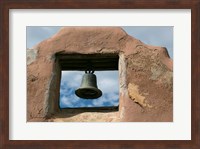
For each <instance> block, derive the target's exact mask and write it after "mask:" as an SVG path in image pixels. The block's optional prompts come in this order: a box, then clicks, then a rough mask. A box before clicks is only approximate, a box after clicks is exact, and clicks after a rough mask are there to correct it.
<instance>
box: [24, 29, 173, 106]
mask: <svg viewBox="0 0 200 149" xmlns="http://www.w3.org/2000/svg"><path fill="white" fill-rule="evenodd" d="M60 28H61V27H39V26H32V27H27V48H31V47H33V46H35V45H37V44H38V43H40V42H41V41H42V40H45V39H47V38H49V37H51V36H52V35H54V34H55V33H57V32H58V30H59V29H60ZM122 28H123V29H124V30H125V31H126V32H127V33H128V34H129V35H131V36H133V37H135V38H137V39H139V40H141V41H142V42H144V43H146V44H150V45H155V46H162V47H166V48H167V50H168V53H169V55H170V57H171V58H172V59H173V27H169V26H163V27H159V26H151V27H148V26H140V27H136V26H126V27H122ZM83 74H84V72H81V71H63V72H62V78H61V87H60V107H61V108H64V107H101V106H117V105H118V101H119V88H118V87H119V82H118V71H99V72H95V74H96V76H97V83H98V88H99V89H101V90H102V92H103V95H102V97H100V98H98V99H93V100H84V99H80V98H79V97H77V96H76V95H75V94H74V91H75V90H76V89H77V88H78V87H79V86H80V84H81V79H82V76H83Z"/></svg>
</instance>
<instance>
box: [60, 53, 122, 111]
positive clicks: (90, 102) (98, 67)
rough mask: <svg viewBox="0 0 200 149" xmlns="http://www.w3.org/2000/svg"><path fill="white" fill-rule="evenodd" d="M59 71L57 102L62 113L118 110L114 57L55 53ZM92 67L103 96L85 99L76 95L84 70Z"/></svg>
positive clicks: (116, 66)
mask: <svg viewBox="0 0 200 149" xmlns="http://www.w3.org/2000/svg"><path fill="white" fill-rule="evenodd" d="M56 56H57V59H58V60H59V65H60V68H61V71H62V72H61V81H60V99H59V108H60V109H61V110H65V111H66V110H70V109H72V110H75V109H76V110H84V111H101V110H104V111H118V108H119V79H118V61H119V56H118V55H116V54H85V55H83V54H81V55H79V54H75V55H74V54H73V55H66V54H57V55H56ZM88 68H92V69H93V70H94V74H95V75H96V78H97V80H96V81H97V87H98V89H100V90H101V91H102V96H101V97H99V98H96V99H84V98H80V97H78V96H77V95H76V94H75V91H76V90H77V89H78V88H79V87H80V85H81V81H82V78H83V75H84V74H85V70H88Z"/></svg>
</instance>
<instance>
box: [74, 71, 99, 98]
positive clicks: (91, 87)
mask: <svg viewBox="0 0 200 149" xmlns="http://www.w3.org/2000/svg"><path fill="white" fill-rule="evenodd" d="M93 73H94V71H85V74H84V75H83V78H82V82H81V87H80V88H78V89H77V90H76V91H75V94H76V95H77V96H78V97H80V98H84V99H95V98H99V97H101V95H102V92H101V90H99V89H98V88H97V81H96V75H95V74H93Z"/></svg>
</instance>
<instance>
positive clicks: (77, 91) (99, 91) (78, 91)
mask: <svg viewBox="0 0 200 149" xmlns="http://www.w3.org/2000/svg"><path fill="white" fill-rule="evenodd" d="M82 89H92V90H95V91H96V92H97V96H95V97H93V98H85V97H83V96H82V97H81V96H80V95H82V94H81V93H80V90H82ZM79 93H80V94H79ZM75 94H76V95H77V96H78V97H80V98H83V99H96V98H99V97H101V96H102V91H101V90H100V89H98V88H95V87H80V88H78V89H77V90H76V91H75Z"/></svg>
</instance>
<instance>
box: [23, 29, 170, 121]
mask: <svg viewBox="0 0 200 149" xmlns="http://www.w3.org/2000/svg"><path fill="white" fill-rule="evenodd" d="M57 53H62V54H106V53H108V54H113V53H115V54H118V55H119V81H120V86H119V88H120V90H119V102H120V103H119V111H115V112H107V113H106V112H81V111H79V112H77V111H68V112H62V113H61V111H60V109H59V107H58V99H59V86H60V77H61V73H60V71H61V68H60V66H59V63H58V61H57V60H56V56H55V55H56V54H57ZM172 65H173V64H172V60H171V59H170V58H169V55H168V53H167V51H166V49H165V48H163V47H156V46H150V45H146V44H144V43H142V42H141V41H139V40H137V39H135V38H133V37H131V36H129V35H128V34H127V33H126V32H125V31H124V30H122V29H121V28H119V27H64V28H62V29H61V30H60V31H59V32H58V33H57V34H55V35H54V36H52V37H51V38H49V39H47V40H44V41H42V42H41V43H39V44H38V45H37V46H35V47H34V48H32V49H27V76H28V77H27V120H28V121H87V120H88V121H113V122H115V121H122V122H127V121H128V122H129V121H130V122H145V121H152V122H155V121H173V68H172ZM70 112H71V113H70ZM76 113H77V114H76ZM70 114H71V116H70Z"/></svg>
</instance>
